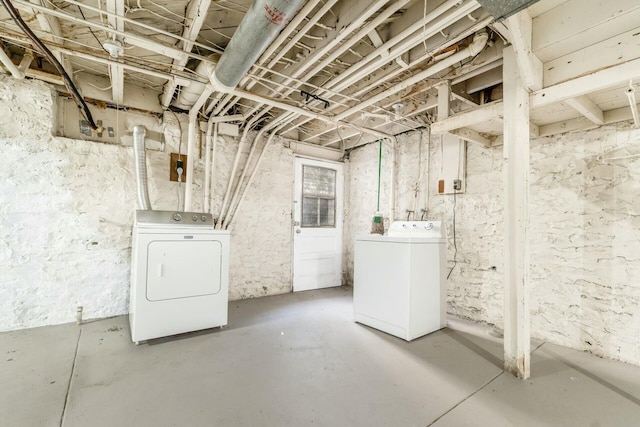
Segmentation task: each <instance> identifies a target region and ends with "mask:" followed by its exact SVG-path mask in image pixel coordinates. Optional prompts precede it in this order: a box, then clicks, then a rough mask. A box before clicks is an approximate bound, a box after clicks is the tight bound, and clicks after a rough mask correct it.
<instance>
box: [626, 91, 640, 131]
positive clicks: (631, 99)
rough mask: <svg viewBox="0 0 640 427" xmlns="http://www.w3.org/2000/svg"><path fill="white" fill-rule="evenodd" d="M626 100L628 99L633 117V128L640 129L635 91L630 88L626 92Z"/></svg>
mask: <svg viewBox="0 0 640 427" xmlns="http://www.w3.org/2000/svg"><path fill="white" fill-rule="evenodd" d="M625 92H626V94H627V98H628V99H629V108H631V115H632V116H633V124H634V125H635V127H640V120H639V119H638V106H637V105H636V96H635V93H636V90H635V89H634V88H633V87H630V88H629V89H627V90H626V91H625Z"/></svg>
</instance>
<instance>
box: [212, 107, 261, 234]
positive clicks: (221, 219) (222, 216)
mask: <svg viewBox="0 0 640 427" xmlns="http://www.w3.org/2000/svg"><path fill="white" fill-rule="evenodd" d="M259 119H260V118H259V117H258V116H255V117H254V118H252V119H251V120H250V121H249V122H248V123H247V124H246V125H245V126H244V130H243V132H242V136H241V137H240V142H239V143H238V150H236V157H235V159H234V161H233V167H232V168H231V175H230V176H229V183H228V184H227V191H225V193H224V198H223V199H222V205H221V206H220V217H219V218H218V222H217V224H216V229H218V230H219V229H221V228H222V224H223V223H224V220H225V215H226V214H227V203H228V202H229V196H231V188H232V187H233V182H234V181H235V177H236V173H237V171H238V165H239V164H240V156H241V155H242V149H243V148H244V145H245V143H246V141H247V135H248V133H249V129H251V127H252V126H253V125H254V124H255V123H256V122H257V121H258V120H259Z"/></svg>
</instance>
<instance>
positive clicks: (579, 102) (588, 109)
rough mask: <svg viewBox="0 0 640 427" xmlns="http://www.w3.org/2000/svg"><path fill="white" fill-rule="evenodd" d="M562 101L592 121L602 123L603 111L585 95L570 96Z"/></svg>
mask: <svg viewBox="0 0 640 427" xmlns="http://www.w3.org/2000/svg"><path fill="white" fill-rule="evenodd" d="M564 102H565V103H566V104H568V105H569V106H571V107H572V108H574V109H575V110H576V111H578V113H580V114H582V115H583V116H585V117H586V118H587V119H589V120H591V121H592V122H593V123H595V124H597V125H601V124H604V113H603V112H602V110H601V109H600V107H598V106H597V105H596V104H595V102H593V101H592V100H591V98H589V97H588V96H587V95H582V96H579V97H577V98H570V99H567V100H566V101H564Z"/></svg>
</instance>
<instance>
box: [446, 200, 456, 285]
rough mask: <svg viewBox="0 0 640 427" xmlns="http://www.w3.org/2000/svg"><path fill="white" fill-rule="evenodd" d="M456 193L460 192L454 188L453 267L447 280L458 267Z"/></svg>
mask: <svg viewBox="0 0 640 427" xmlns="http://www.w3.org/2000/svg"><path fill="white" fill-rule="evenodd" d="M456 194H458V190H455V189H454V190H453V248H454V252H453V267H451V270H449V274H447V280H449V277H451V273H453V269H454V268H456V265H457V264H458V260H457V256H458V244H457V243H456Z"/></svg>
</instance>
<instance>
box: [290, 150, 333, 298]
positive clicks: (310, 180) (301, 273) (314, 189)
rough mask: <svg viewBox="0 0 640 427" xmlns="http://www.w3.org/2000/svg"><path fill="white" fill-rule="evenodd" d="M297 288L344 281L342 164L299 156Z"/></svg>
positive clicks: (295, 220) (295, 216) (295, 208)
mask: <svg viewBox="0 0 640 427" xmlns="http://www.w3.org/2000/svg"><path fill="white" fill-rule="evenodd" d="M295 167H296V173H295V190H294V201H293V205H294V206H293V290H294V292H297V291H306V290H310V289H320V288H329V287H332V286H340V285H341V284H342V211H343V209H342V206H343V193H342V189H343V176H342V165H341V164H339V163H330V162H323V161H320V160H311V159H305V158H300V157H298V158H296V166H295Z"/></svg>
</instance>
